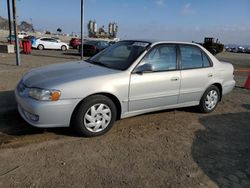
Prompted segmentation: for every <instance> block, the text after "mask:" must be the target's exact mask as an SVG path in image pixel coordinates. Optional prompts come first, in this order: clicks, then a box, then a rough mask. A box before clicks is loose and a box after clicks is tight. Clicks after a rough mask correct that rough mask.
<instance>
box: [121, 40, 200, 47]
mask: <svg viewBox="0 0 250 188" xmlns="http://www.w3.org/2000/svg"><path fill="white" fill-rule="evenodd" d="M122 41H138V42H148V43H151V44H152V45H156V44H165V43H168V44H188V45H195V46H200V45H199V44H197V43H192V42H181V41H168V40H157V39H133V40H122Z"/></svg>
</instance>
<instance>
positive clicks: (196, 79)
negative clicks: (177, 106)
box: [178, 67, 214, 103]
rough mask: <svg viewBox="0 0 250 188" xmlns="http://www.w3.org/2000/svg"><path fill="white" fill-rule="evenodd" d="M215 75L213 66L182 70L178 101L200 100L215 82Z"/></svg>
mask: <svg viewBox="0 0 250 188" xmlns="http://www.w3.org/2000/svg"><path fill="white" fill-rule="evenodd" d="M213 76H214V73H213V68H212V67H209V68H200V69H190V70H182V71H181V87H180V97H179V100H178V103H186V102H190V101H200V98H201V96H202V95H203V93H204V91H205V90H206V88H207V87H208V85H210V84H211V83H213Z"/></svg>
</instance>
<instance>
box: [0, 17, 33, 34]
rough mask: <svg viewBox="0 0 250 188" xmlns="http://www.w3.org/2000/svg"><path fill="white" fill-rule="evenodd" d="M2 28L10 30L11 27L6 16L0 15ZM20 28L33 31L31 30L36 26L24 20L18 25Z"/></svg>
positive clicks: (0, 27)
mask: <svg viewBox="0 0 250 188" xmlns="http://www.w3.org/2000/svg"><path fill="white" fill-rule="evenodd" d="M12 27H13V26H12ZM0 29H2V30H8V29H9V23H8V20H7V19H6V18H3V17H1V16H0ZM18 30H20V31H26V32H31V31H33V30H34V28H33V26H32V25H31V24H30V23H28V22H26V21H22V22H21V23H20V24H19V25H18Z"/></svg>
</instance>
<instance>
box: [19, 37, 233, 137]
mask: <svg viewBox="0 0 250 188" xmlns="http://www.w3.org/2000/svg"><path fill="white" fill-rule="evenodd" d="M233 72H234V69H233V66H232V65H231V64H229V63H226V62H220V61H218V60H217V59H216V58H215V57H214V56H213V55H211V54H210V53H209V52H208V51H207V50H206V49H204V48H203V47H202V46H200V45H198V44H193V43H184V42H167V41H141V40H138V41H137V40H126V41H121V42H118V43H116V44H114V45H112V46H110V47H109V48H107V49H105V50H104V51H102V52H100V53H98V54H97V55H95V56H93V57H92V58H89V59H88V60H86V61H78V62H68V63H63V64H56V65H49V66H46V67H42V68H37V69H34V70H31V71H30V72H28V73H27V74H26V75H24V77H23V78H22V79H21V81H20V82H19V84H18V85H17V88H16V90H15V96H16V101H17V104H18V110H19V113H20V114H21V116H22V117H23V118H24V119H25V120H26V121H27V122H28V123H30V124H31V125H33V126H35V127H42V128H49V127H68V126H73V127H74V128H75V129H76V130H77V131H78V133H80V134H81V135H84V136H97V135H100V134H103V133H105V132H107V131H108V130H109V129H110V128H111V127H112V125H113V124H114V122H115V120H117V119H120V118H126V117H131V116H136V115H139V114H143V113H148V112H153V111H159V110H164V109H170V108H181V107H187V106H197V107H198V108H199V109H200V111H201V112H205V113H208V112H212V111H213V110H214V109H215V108H216V106H217V104H218V102H219V101H220V100H221V99H222V95H224V94H226V93H229V92H230V91H232V89H233V88H234V86H235V81H234V76H233Z"/></svg>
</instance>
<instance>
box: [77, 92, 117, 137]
mask: <svg viewBox="0 0 250 188" xmlns="http://www.w3.org/2000/svg"><path fill="white" fill-rule="evenodd" d="M116 114H117V111H116V106H115V104H114V103H113V101H112V100H111V99H109V98H108V97H105V96H102V95H94V96H90V97H88V98H86V99H85V100H84V101H83V102H82V103H81V104H80V106H79V107H78V109H77V110H76V113H75V115H74V116H73V126H74V128H75V129H76V131H77V132H78V133H79V134H80V135H83V136H87V137H91V136H98V135H102V134H104V133H106V132H107V131H109V130H110V129H111V127H112V126H113V124H114V122H115V119H116Z"/></svg>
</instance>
